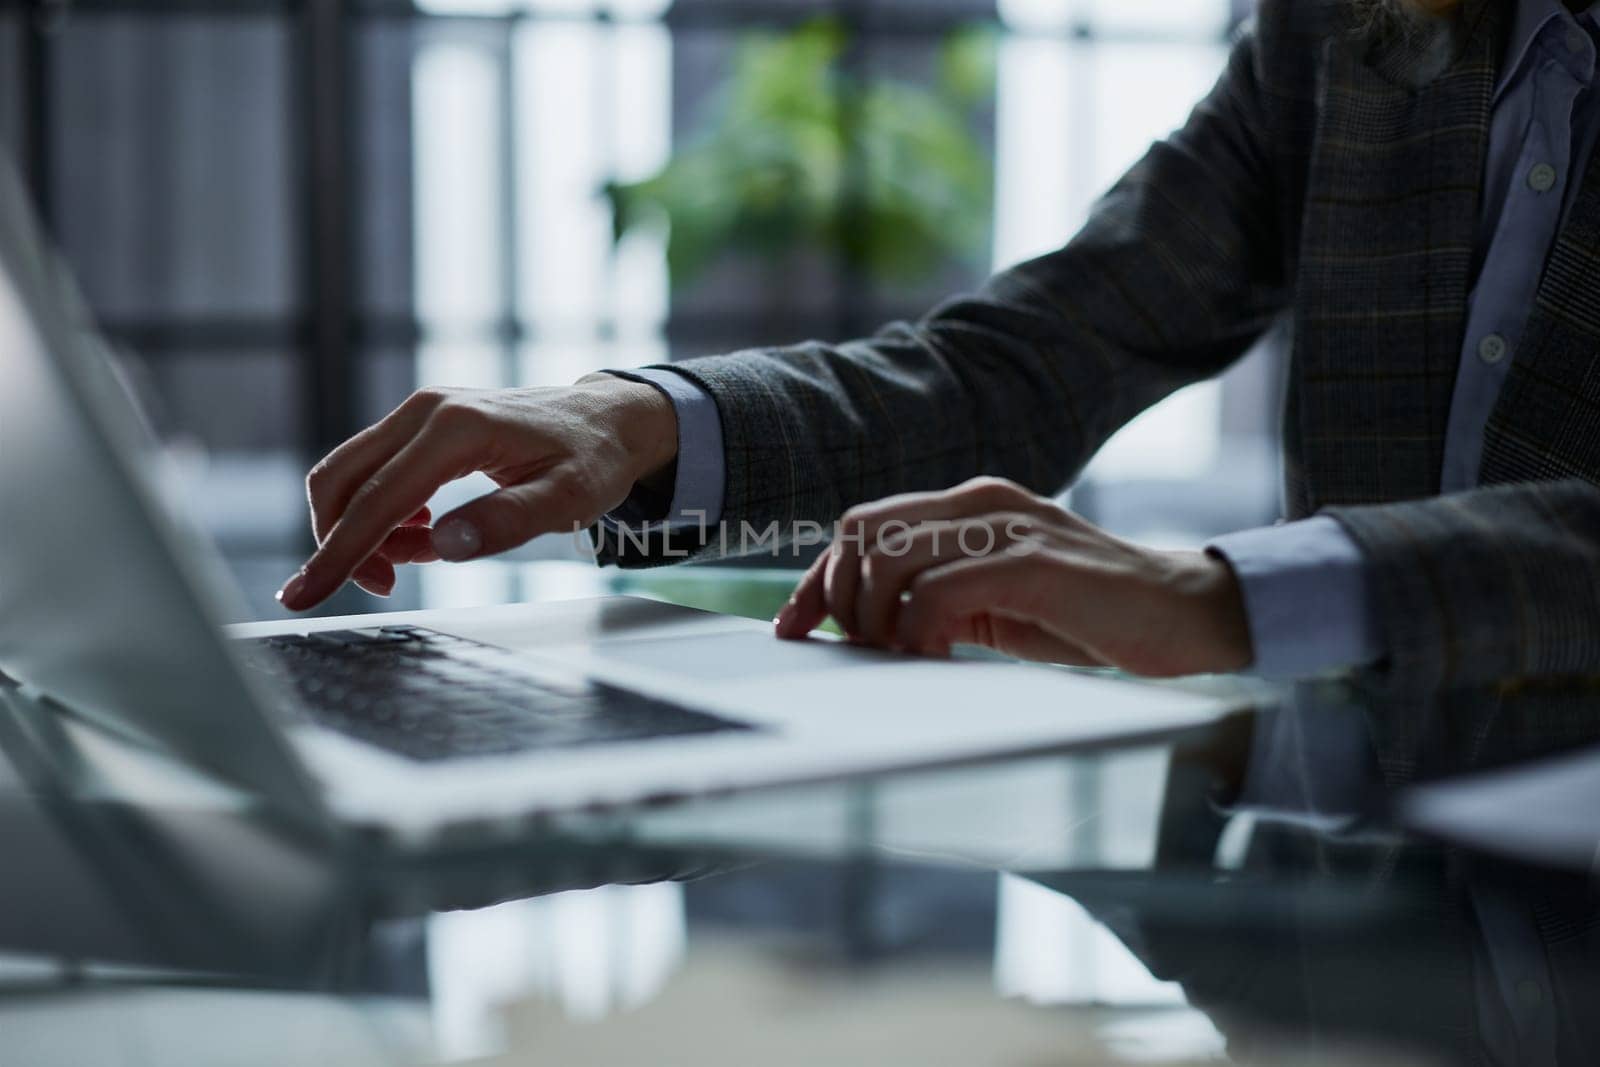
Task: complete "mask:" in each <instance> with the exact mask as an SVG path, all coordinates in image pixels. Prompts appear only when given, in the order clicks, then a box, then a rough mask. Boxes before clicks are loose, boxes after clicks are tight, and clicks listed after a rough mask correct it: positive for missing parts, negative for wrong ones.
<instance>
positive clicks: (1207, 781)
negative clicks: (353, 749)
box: [0, 564, 1600, 1065]
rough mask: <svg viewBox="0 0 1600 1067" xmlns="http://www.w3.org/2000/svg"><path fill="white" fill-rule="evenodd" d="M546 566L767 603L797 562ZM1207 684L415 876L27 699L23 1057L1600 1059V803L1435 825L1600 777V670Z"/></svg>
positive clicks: (611, 584) (575, 585)
mask: <svg viewBox="0 0 1600 1067" xmlns="http://www.w3.org/2000/svg"><path fill="white" fill-rule="evenodd" d="M519 566H520V567H521V573H520V575H519V576H518V578H517V586H518V591H519V592H520V593H521V594H522V595H524V596H531V597H545V596H548V597H567V596H583V595H591V594H596V593H603V592H615V591H627V592H630V593H634V594H638V595H649V596H654V597H657V598H660V599H666V600H671V601H673V602H676V603H683V604H687V605H690V606H695V607H702V608H710V609H713V610H723V611H728V612H732V613H739V614H744V615H748V616H751V617H756V618H763V617H768V616H770V614H771V612H772V610H773V609H774V608H775V607H776V606H777V604H778V603H780V602H781V601H782V599H783V598H784V597H785V596H787V592H788V587H789V584H790V582H791V581H792V575H785V574H768V573H761V572H741V571H737V570H718V571H693V570H679V571H672V572H664V573H661V574H656V575H615V574H610V575H607V574H602V573H600V572H596V571H591V570H588V569H586V568H575V567H572V566H570V565H563V564H527V565H519ZM497 588H498V587H497ZM480 592H481V593H483V595H484V598H485V601H489V600H493V599H494V598H495V595H494V594H493V593H492V591H490V583H488V582H485V584H484V586H483V587H482V590H480ZM461 595H463V596H465V595H467V594H461ZM430 603H431V604H436V603H438V601H437V600H432V601H430ZM1200 684H1205V685H1211V686H1218V687H1231V688H1232V691H1235V692H1247V693H1248V694H1249V696H1250V699H1249V701H1248V702H1249V703H1250V704H1251V705H1252V707H1251V709H1250V710H1247V711H1243V712H1240V713H1238V714H1235V715H1231V716H1229V717H1227V718H1225V719H1223V720H1221V721H1219V722H1216V723H1215V724H1213V725H1211V726H1208V727H1206V728H1204V729H1200V730H1193V731H1189V732H1186V733H1184V734H1182V735H1180V736H1177V737H1174V738H1170V739H1168V740H1164V741H1161V742H1149V741H1147V742H1142V743H1138V744H1133V745H1128V746H1108V747H1102V748H1099V749H1096V750H1093V751H1075V752H1070V753H1062V754H1046V755H1034V756H1030V757H1027V758H1018V759H1009V760H995V761H988V762H981V763H974V764H972V765H967V766H960V767H949V768H942V769H937V770H923V771H917V772H909V773H903V774H895V775H883V776H877V777H873V778H870V779H863V780H853V781H845V782H838V783H831V784H823V785H815V786H807V787H791V788H785V789H774V790H768V791H760V792H751V793H747V794H742V795H736V796H725V797H718V798H711V799H705V800H698V801H689V802H683V803H677V804H673V805H670V806H656V807H649V808H643V809H637V810H621V811H609V812H604V813H595V814H591V815H586V816H574V817H569V818H565V819H560V820H555V821H552V822H549V823H547V824H546V825H544V826H543V827H542V828H541V829H540V831H539V832H538V833H535V834H529V835H526V836H524V837H522V838H519V839H517V840H512V841H506V842H503V843H501V844H497V845H493V846H489V845H473V846H471V847H465V846H463V847H459V848H441V849H437V850H434V851H431V852H428V853H425V854H416V855H408V856H400V855H395V854H392V853H389V852H386V851H384V850H382V849H380V848H378V847H376V846H374V845H372V844H371V843H369V842H364V841H362V840H360V839H358V838H353V837H350V836H347V835H338V834H332V833H329V832H326V831H323V830H318V829H312V828H308V827H305V826H303V825H300V824H296V823H292V822H288V821H286V820H284V819H283V818H281V817H280V816H277V815H275V814H274V813H273V812H271V811H267V810H261V809H259V808H258V807H255V806H252V805H249V804H243V803H240V802H239V800H238V798H237V797H235V796H232V795H231V794H225V793H222V792H221V791H216V792H207V791H206V790H205V789H203V788H198V789H197V788H192V787H188V786H186V787H184V788H176V787H173V788H170V789H167V788H165V787H164V783H163V781H162V780H160V779H161V776H160V774H159V773H156V774H155V778H156V779H157V780H156V781H155V782H154V783H153V784H152V782H151V781H150V780H149V777H150V775H151V773H152V772H151V771H150V770H149V769H148V768H147V767H146V768H145V769H144V770H142V771H140V772H139V773H142V774H144V775H145V776H146V778H145V779H144V780H142V784H140V785H132V784H128V783H130V782H132V781H133V779H132V778H128V777H123V778H102V779H97V780H101V781H116V782H121V783H123V784H124V785H125V786H126V788H122V787H118V788H110V787H103V788H97V789H84V788H83V787H82V786H81V782H82V781H83V780H85V779H83V778H81V777H79V776H74V775H70V774H64V773H62V769H63V766H64V765H65V764H67V763H73V762H79V761H82V762H87V763H91V764H95V765H101V764H106V765H112V764H117V763H118V761H119V760H122V759H123V758H124V757H125V756H126V755H127V754H126V753H124V752H122V751H121V750H120V749H119V748H118V746H117V745H116V744H115V743H113V742H111V741H109V740H107V739H105V738H100V737H97V736H92V735H89V734H87V733H84V732H82V731H76V732H74V733H73V734H72V735H71V736H70V737H65V736H62V737H57V736H53V735H51V736H44V735H41V733H40V731H39V729H38V721H39V716H38V713H37V709H33V708H30V707H29V706H27V702H26V701H25V700H22V699H16V698H14V697H8V698H7V699H6V700H5V702H4V703H5V707H4V708H3V709H0V711H3V712H4V714H3V716H0V723H3V725H0V755H3V757H4V758H3V760H0V841H3V842H4V848H5V855H6V856H7V857H8V862H7V863H6V864H5V865H4V866H3V867H0V1062H5V1063H13V1062H15V1063H20V1064H30V1065H32V1064H39V1065H49V1064H58V1063H59V1064H74V1065H77V1064H92V1063H117V1064H125V1063H126V1064H145V1063H150V1064H162V1065H168V1064H188V1063H207V1064H211V1063H223V1062H226V1063H240V1064H256V1063H261V1064H280V1063H281V1064H307V1063H329V1064H333V1063H338V1064H365V1063H372V1064H420V1063H441V1062H445V1063H454V1062H473V1063H490V1064H545V1063H549V1064H575V1063H597V1064H631V1063H641V1064H666V1063H672V1064H675V1063H684V1064H691V1063H692V1064H707V1065H720V1064H724V1063H727V1064H741V1065H744V1064H752V1063H781V1064H789V1063H794V1064H801V1063H805V1064H816V1063H848V1064H855V1063H860V1064H891V1063H915V1064H938V1063H951V1064H958V1063H959V1064H1028V1065H1034V1064H1047V1063H1062V1064H1088V1063H1123V1062H1128V1063H1152V1062H1154V1063H1196V1062H1216V1061H1217V1060H1219V1059H1221V1060H1227V1059H1235V1060H1239V1061H1241V1062H1264V1063H1295V1064H1298V1063H1318V1064H1334V1063H1346V1062H1348V1063H1364V1064H1365V1063H1395V1064H1409V1063H1441V1062H1443V1063H1453V1062H1475V1063H1515V1064H1524V1063H1593V1062H1600V1019H1597V1018H1596V1013H1595V1012H1594V1011H1593V1006H1594V1005H1595V1004H1600V878H1597V877H1596V874H1597V868H1596V865H1595V855H1596V853H1595V844H1596V841H1597V840H1600V804H1596V805H1595V806H1594V808H1593V810H1592V812H1591V814H1592V818H1591V819H1587V820H1586V819H1585V817H1584V816H1583V812H1582V810H1581V802H1575V801H1569V807H1570V806H1571V804H1572V803H1578V804H1580V809H1579V810H1577V811H1576V814H1575V815H1574V812H1573V811H1571V810H1568V811H1564V812H1562V814H1563V815H1565V816H1566V818H1565V819H1564V820H1554V821H1552V820H1551V819H1550V815H1551V813H1552V812H1551V808H1552V806H1553V805H1558V804H1559V803H1560V801H1559V800H1557V801H1547V802H1544V805H1543V807H1541V804H1540V803H1538V802H1529V801H1527V800H1523V801H1520V802H1518V803H1520V804H1522V805H1523V806H1525V807H1526V810H1521V809H1519V808H1518V807H1517V806H1515V805H1513V806H1512V807H1510V808H1507V807H1506V806H1505V805H1503V804H1501V805H1495V810H1496V813H1497V814H1498V815H1499V816H1500V821H1499V824H1498V826H1499V828H1498V829H1497V830H1496V831H1495V832H1494V833H1491V834H1488V835H1487V836H1483V835H1479V836H1476V837H1475V836H1473V834H1472V832H1471V826H1470V822H1471V820H1470V819H1466V821H1465V822H1463V823H1462V829H1461V832H1460V833H1459V834H1457V833H1456V832H1455V830H1454V829H1452V828H1451V827H1449V826H1445V827H1444V828H1441V826H1440V824H1439V823H1438V822H1437V821H1434V822H1430V823H1428V824H1427V825H1426V828H1425V830H1420V831H1419V829H1418V828H1417V827H1418V825H1419V823H1418V821H1417V819H1415V818H1414V817H1413V814H1412V813H1413V812H1415V811H1417V810H1420V809H1419V808H1417V806H1416V805H1414V804H1412V803H1411V801H1412V799H1413V798H1415V797H1418V796H1426V795H1429V794H1428V792H1427V791H1428V790H1429V789H1431V788H1435V787H1434V786H1432V785H1430V783H1435V782H1443V783H1451V784H1450V785H1449V786H1448V788H1458V786H1457V785H1455V784H1454V783H1460V782H1463V781H1468V782H1476V781H1479V780H1481V779H1480V778H1477V777H1474V776H1481V775H1485V774H1490V775H1493V774H1494V773H1497V772H1498V773H1502V774H1503V773H1505V772H1504V770H1503V769H1504V768H1508V767H1509V768H1513V769H1514V770H1516V771H1518V772H1521V773H1523V774H1525V775H1526V774H1533V775H1534V778H1535V782H1537V772H1538V771H1539V770H1540V769H1541V768H1544V767H1546V766H1551V765H1552V764H1551V763H1550V761H1551V760H1553V759H1557V758H1560V759H1565V760H1566V761H1567V765H1568V767H1569V772H1568V777H1569V778H1571V777H1573V772H1572V770H1571V768H1572V767H1576V780H1578V781H1580V782H1581V781H1586V780H1591V781H1600V755H1596V756H1591V755H1589V754H1588V753H1590V752H1592V751H1593V750H1592V748H1591V747H1590V746H1592V745H1593V744H1594V743H1595V742H1596V741H1600V736H1597V735H1600V689H1595V688H1593V687H1590V686H1586V685H1580V684H1576V683H1574V684H1571V685H1562V686H1548V687H1538V688H1535V687H1516V688H1498V689H1495V690H1493V691H1484V692H1459V693H1418V692H1414V691H1408V689H1407V687H1405V686H1404V685H1401V684H1398V683H1394V684H1391V683H1384V682H1381V681H1378V680H1362V681H1354V680H1331V681H1326V682H1318V683H1308V684H1303V685H1299V686H1295V687H1268V686H1264V685H1261V684H1259V683H1251V682H1247V681H1243V680H1232V679H1216V680H1207V681H1203V682H1202V683H1200ZM1575 756H1576V758H1577V759H1578V761H1579V762H1578V763H1576V764H1573V762H1572V761H1573V759H1574V758H1575ZM1584 761H1588V762H1587V763H1586V762H1584ZM135 764H138V765H139V766H143V765H142V764H139V761H138V760H134V761H133V763H131V764H130V766H132V765H135ZM1586 767H1587V768H1588V771H1589V772H1592V773H1588V774H1587V777H1586V776H1585V768H1586ZM1518 795H1522V796H1524V797H1526V796H1528V795H1536V794H1526V793H1524V794H1518ZM1567 795H1568V796H1569V797H1571V796H1575V795H1580V794H1573V793H1571V792H1570V791H1569V793H1568V794H1567ZM1581 795H1586V796H1590V797H1597V796H1600V793H1597V792H1596V791H1590V792H1589V793H1587V794H1581ZM1430 810H1431V809H1430ZM1463 810H1464V811H1466V814H1467V815H1471V806H1470V805H1468V806H1466V807H1465V808H1464V809H1463ZM1556 823H1561V824H1563V825H1573V824H1575V825H1577V826H1579V827H1580V828H1581V827H1583V826H1585V825H1587V826H1591V827H1593V828H1594V829H1593V831H1592V832H1591V833H1590V834H1589V835H1588V837H1587V838H1584V837H1583V835H1582V833H1581V832H1580V834H1579V835H1578V836H1577V837H1576V839H1574V840H1567V841H1555V842H1554V843H1552V839H1553V835H1552V834H1551V833H1543V834H1541V833H1540V832H1539V831H1540V830H1541V829H1545V830H1548V829H1549V828H1550V827H1551V826H1552V825H1555V824H1556ZM1507 825H1509V826H1512V827H1516V826H1518V825H1524V826H1526V827H1527V828H1528V835H1526V836H1527V837H1528V840H1532V839H1533V838H1535V837H1537V838H1539V841H1540V848H1539V849H1537V850H1531V849H1529V848H1527V847H1524V846H1525V845H1526V842H1525V841H1521V840H1519V839H1518V838H1519V836H1521V835H1518V834H1516V833H1511V834H1507V833H1506V832H1505V829H1504V827H1505V826H1507ZM1461 841H1469V842H1470V844H1461V843H1459V842H1461ZM1585 849H1587V851H1585ZM1530 855H1532V856H1534V857H1535V858H1534V859H1533V860H1530V859H1529V858H1527V857H1528V856H1530Z"/></svg>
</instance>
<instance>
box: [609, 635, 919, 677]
mask: <svg viewBox="0 0 1600 1067" xmlns="http://www.w3.org/2000/svg"><path fill="white" fill-rule="evenodd" d="M592 654H593V655H594V657H595V658H596V659H598V660H601V661H602V662H611V663H615V664H617V665H619V666H626V667H631V668H634V669H642V670H648V671H656V672H660V673H662V674H671V675H677V676H679V677H682V678H692V679H694V680H696V681H704V682H716V681H727V680H730V679H735V678H749V677H751V676H752V675H774V674H810V673H812V672H814V671H821V670H838V669H840V668H843V667H871V666H882V665H883V664H886V663H903V662H905V661H906V659H907V657H905V656H902V655H897V654H895V653H892V652H880V651H877V650H875V649H868V648H859V647H857V646H855V645H851V644H847V643H845V642H843V641H830V640H827V639H823V638H811V639H809V640H805V641H780V640H779V639H778V638H776V637H774V636H773V635H772V634H771V633H766V632H761V633H757V632H749V633H728V634H716V635H714V636H696V637H641V638H622V639H619V640H614V641H602V642H599V643H597V644H595V645H594V646H593V650H592Z"/></svg>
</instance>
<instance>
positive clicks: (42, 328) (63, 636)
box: [0, 158, 314, 808]
mask: <svg viewBox="0 0 1600 1067" xmlns="http://www.w3.org/2000/svg"><path fill="white" fill-rule="evenodd" d="M104 352H105V350H104V347H103V345H102V344H101V343H100V341H99V340H98V338H97V337H96V335H95V333H94V331H93V328H92V326H91V324H90V322H89V317H88V314H87V311H86V305H85V304H84V302H83V301H82V300H81V299H80V298H79V296H78V295H77V292H76V290H75V287H74V286H73V285H72V283H71V281H70V280H69V279H68V277H67V274H66V271H65V269H64V267H63V266H62V265H61V261H60V260H59V259H58V257H57V256H56V255H55V254H54V252H53V251H52V250H51V249H50V247H49V246H48V244H47V243H46V242H45V241H44V239H43V237H42V235H41V232H40V229H39V227H38V225H37V223H36V221H35V219H34V216H33V212H32V209H31V207H30V204H29V201H28V197H27V194H26V191H25V189H24V187H23V185H22V182H21V181H20V179H19V178H18V176H17V174H16V172H15V170H14V169H13V168H12V167H11V165H10V163H9V161H7V160H5V159H3V158H0V368H3V387H0V492H3V497H0V499H3V500H4V501H5V506H4V510H3V512H0V514H3V515H4V518H3V520H0V521H3V522H4V525H5V532H4V535H3V536H0V671H4V672H5V673H6V674H7V675H9V676H11V677H12V678H14V679H16V680H17V681H20V682H22V683H23V684H25V685H27V686H29V687H32V688H34V689H36V690H38V691H39V692H40V693H42V694H43V695H45V696H47V697H49V698H50V699H51V700H52V701H54V702H56V703H58V704H60V705H62V706H63V707H65V708H67V709H70V710H71V711H72V712H75V713H77V714H79V715H81V716H82V717H84V718H85V719H88V720H90V721H93V722H96V723H98V724H100V725H102V726H104V727H107V728H110V729H113V730H115V731H117V732H119V733H121V734H123V735H126V736H130V737H133V738H136V739H139V740H141V741H143V742H146V743H149V744H153V745H156V746H158V747H160V748H162V749H164V750H167V751H169V752H171V753H172V754H174V755H177V756H179V757H181V758H182V759H184V760H185V761H186V762H188V763H190V764H192V765H195V766H197V767H202V768H205V769H208V770H210V771H212V772H214V773H216V774H219V775H221V776H222V777H224V778H227V779H228V780H230V781H232V782H234V783H236V784H239V785H242V786H245V787H247V788H249V789H252V790H254V791H256V792H259V793H262V794H264V795H266V796H269V797H272V798H273V799H275V800H278V801H280V802H284V803H286V804H289V805H290V806H292V807H301V808H303V807H305V806H307V805H308V804H310V803H312V799H311V798H312V797H313V796H314V792H313V790H312V787H311V786H310V785H309V784H308V783H309V779H308V778H307V777H306V776H305V774H304V773H303V772H302V770H301V768H300V765H299V763H298V761H297V760H296V758H295V757H294V755H293V753H292V751H291V750H290V748H289V746H288V743H287V741H286V740H285V738H284V737H283V736H282V734H281V733H280V732H279V730H278V729H277V727H276V726H275V725H274V724H273V723H272V722H271V721H269V720H268V718H267V717H266V716H265V714H263V712H262V711H261V710H259V709H260V708H261V707H262V706H263V705H262V704H261V703H260V702H258V701H256V700H255V699H254V697H253V695H252V692H251V690H250V688H249V684H248V683H246V682H245V681H244V679H243V677H242V675H241V674H240V672H239V670H238V669H237V666H236V664H235V662H234V660H233V659H232V656H231V654H230V653H229V651H228V649H227V646H226V644H225V642H224V640H223V638H222V636H221V633H220V631H219V629H218V628H217V626H216V625H215V624H214V622H213V617H214V616H213V614H212V612H211V611H210V610H209V606H210V605H212V604H215V603H216V599H215V598H216V597H218V596H221V595H226V594H225V593H224V592H223V590H224V588H225V586H224V584H223V583H222V582H221V581H220V580H219V576H220V574H221V568H220V565H219V564H218V563H217V561H216V559H215V555H214V553H213V552H212V550H211V548H210V546H209V545H208V544H207V543H206V542H205V541H204V540H203V539H201V538H200V537H198V536H197V535H195V533H194V532H193V531H192V530H190V529H189V528H188V527H187V526H186V524H185V523H183V522H182V521H181V519H180V518H179V517H177V516H173V515H171V514H169V513H167V512H166V511H165V510H164V509H163V507H162V506H161V505H160V503H159V500H158V497H157V496H156V494H155V493H154V492H153V491H152V490H151V488H150V483H149V481H148V480H147V478H146V477H145V476H144V474H145V472H146V471H148V469H149V463H150V461H151V459H152V457H153V448H152V445H151V442H150V441H149V439H148V436H147V435H146V434H145V433H144V432H143V424H142V421H141V420H140V419H139V417H138V414H137V412H136V411H135V410H134V409H133V407H132V405H131V403H130V401H129V400H128V398H127V394H126V393H125V392H124V390H123V389H122V387H121V385H120V383H119V382H118V381H117V379H116V377H115V375H114V374H113V373H112V371H111V367H110V365H109V363H108V362H107V360H106V358H105V354H104Z"/></svg>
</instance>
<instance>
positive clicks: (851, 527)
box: [572, 511, 1042, 559]
mask: <svg viewBox="0 0 1600 1067" xmlns="http://www.w3.org/2000/svg"><path fill="white" fill-rule="evenodd" d="M572 533H573V543H574V544H575V545H576V547H577V549H578V552H579V554H580V555H582V556H585V557H587V558H590V559H598V558H602V557H606V556H614V557H616V558H618V559H626V558H628V557H630V556H632V557H638V558H650V559H688V558H689V557H690V556H692V555H696V554H699V553H706V554H709V555H718V556H754V555H760V554H766V555H769V556H771V557H772V558H774V559H780V558H782V557H784V556H788V557H790V558H796V557H799V556H803V555H805V553H806V550H807V549H810V548H815V547H816V546H817V545H822V544H828V543H832V544H834V545H836V546H838V547H840V548H842V549H845V550H847V551H849V550H854V551H856V552H858V553H859V554H861V555H863V556H865V555H869V554H872V553H878V554H880V555H883V556H887V557H889V558H891V559H898V558H902V557H904V556H908V555H910V554H911V553H913V552H918V551H921V552H926V553H930V554H931V555H933V556H934V557H936V558H940V559H944V558H948V557H950V556H951V555H952V554H957V555H959V556H961V557H969V558H976V557H981V556H992V555H995V554H997V553H1002V552H1003V553H1005V554H1007V555H1012V556H1027V555H1030V554H1032V553H1033V552H1036V551H1038V549H1039V548H1040V547H1041V544H1042V542H1041V541H1040V539H1039V537H1038V535H1037V533H1036V531H1035V530H1034V528H1033V526H1032V524H1031V523H1030V522H1029V521H1028V520H1027V519H1026V518H1025V517H1022V516H1011V517H1008V518H1007V519H1006V520H1005V522H1004V523H1003V524H998V525H997V524H996V523H994V522H991V521H987V520H977V519H974V520H967V521H961V522H928V523H921V524H917V525H913V524H912V523H909V522H905V521H903V520H900V519H891V520H889V521H887V522H884V523H880V524H876V525H874V526H870V527H869V525H868V524H866V523H861V522H843V521H841V522H836V523H834V524H832V526H831V527H830V526H826V525H824V524H822V523H820V522H809V521H798V522H792V523H789V524H787V525H785V524H784V523H781V522H777V521H773V522H769V523H767V524H766V525H765V526H757V525H755V524H753V523H750V522H748V521H741V522H738V523H732V522H726V521H722V522H716V523H712V522H709V521H708V520H707V516H706V515H705V513H704V512H696V511H686V512H683V513H682V516H681V517H680V518H678V519H674V520H672V521H670V522H651V523H639V524H624V523H620V522H615V521H612V520H609V519H608V520H606V521H603V522H601V523H599V524H597V525H595V526H593V527H589V528H587V529H585V528H583V527H581V526H575V527H574V528H573V531H572Z"/></svg>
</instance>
